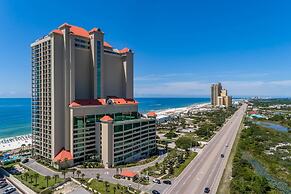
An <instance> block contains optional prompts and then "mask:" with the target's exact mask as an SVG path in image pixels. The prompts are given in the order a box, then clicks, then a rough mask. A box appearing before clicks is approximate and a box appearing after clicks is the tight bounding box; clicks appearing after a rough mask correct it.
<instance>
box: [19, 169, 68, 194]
mask: <svg viewBox="0 0 291 194" xmlns="http://www.w3.org/2000/svg"><path fill="white" fill-rule="evenodd" d="M27 173H28V176H27V177H26V176H25V174H20V175H14V176H15V177H16V178H17V179H18V180H20V181H21V182H22V183H23V184H25V185H26V186H28V187H29V188H31V189H32V190H34V191H35V192H37V193H39V192H40V191H42V190H43V189H45V188H47V186H48V187H50V186H53V185H55V184H56V183H60V182H62V181H63V179H62V178H57V179H56V182H55V179H54V177H51V178H50V179H49V181H48V185H47V181H46V178H45V177H44V176H42V175H40V174H39V176H38V178H37V184H36V178H35V177H34V175H35V174H37V173H36V172H34V171H32V170H28V171H27ZM31 176H32V177H31Z"/></svg>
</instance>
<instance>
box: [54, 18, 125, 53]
mask: <svg viewBox="0 0 291 194" xmlns="http://www.w3.org/2000/svg"><path fill="white" fill-rule="evenodd" d="M62 27H69V28H70V32H71V33H72V34H74V35H76V36H80V37H84V38H89V33H91V32H95V31H98V29H97V28H93V29H92V30H90V31H87V30H85V29H84V28H81V27H78V26H73V25H70V24H67V23H64V24H62V25H60V26H59V29H55V30H53V31H52V32H53V33H57V34H63V32H62V31H61V30H60V28H62ZM103 46H104V47H107V48H111V49H112V48H113V47H112V46H111V45H110V44H109V43H108V42H105V41H104V43H103ZM127 52H129V49H128V48H123V49H121V50H118V51H117V53H119V54H124V53H127Z"/></svg>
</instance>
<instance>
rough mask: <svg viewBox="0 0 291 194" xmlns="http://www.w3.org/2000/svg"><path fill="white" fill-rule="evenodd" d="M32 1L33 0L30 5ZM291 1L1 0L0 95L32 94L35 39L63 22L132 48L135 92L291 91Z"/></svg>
mask: <svg viewBox="0 0 291 194" xmlns="http://www.w3.org/2000/svg"><path fill="white" fill-rule="evenodd" d="M28 2H29V3H28ZM290 9H291V1H288V0H286V1H284V0H281V1H276V0H273V1H270V0H256V1H254V0H236V1H233V0H219V1H217V0H212V1H211V0H203V1H201V0H189V1H186V0H179V1H169V0H165V1H162V0H147V1H138V0H123V1H115V0H110V1H97V0H95V1H84V2H83V1H73V0H69V1H55V0H50V1H39V0H38V1H36V0H30V1H24V0H1V1H0V25H1V27H0V29H1V30H0V42H1V45H2V46H1V48H0V67H1V71H0V83H1V84H0V97H30V95H31V81H30V79H31V50H30V44H31V43H32V42H34V41H35V40H36V39H37V38H40V37H42V36H44V35H46V34H48V33H49V32H50V31H51V30H53V29H55V28H57V27H58V26H60V25H61V24H63V23H65V22H66V23H69V24H72V25H77V26H80V27H83V28H85V29H87V30H90V29H92V28H93V27H99V28H101V29H102V30H103V31H104V32H105V40H106V41H107V42H109V43H110V44H111V45H112V46H113V47H115V48H118V49H120V48H124V47H129V48H131V49H133V51H134V78H135V80H134V85H135V96H136V97H206V96H209V94H210V85H211V83H214V82H218V81H219V82H221V83H222V84H223V86H224V87H225V88H227V89H228V92H229V94H230V95H233V96H235V97H239V96H265V97H266V96H270V97H290V96H291V22H290V21H291V12H290Z"/></svg>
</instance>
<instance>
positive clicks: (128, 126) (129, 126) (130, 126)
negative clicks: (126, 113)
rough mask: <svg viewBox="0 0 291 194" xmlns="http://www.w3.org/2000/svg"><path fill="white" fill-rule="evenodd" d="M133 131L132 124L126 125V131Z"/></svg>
mask: <svg viewBox="0 0 291 194" xmlns="http://www.w3.org/2000/svg"><path fill="white" fill-rule="evenodd" d="M129 129H132V124H126V125H124V131H126V130H129Z"/></svg>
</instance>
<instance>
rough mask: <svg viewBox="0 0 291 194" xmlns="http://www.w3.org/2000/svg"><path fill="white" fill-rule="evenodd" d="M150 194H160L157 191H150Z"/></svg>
mask: <svg viewBox="0 0 291 194" xmlns="http://www.w3.org/2000/svg"><path fill="white" fill-rule="evenodd" d="M152 194H160V192H159V191H157V190H152Z"/></svg>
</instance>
